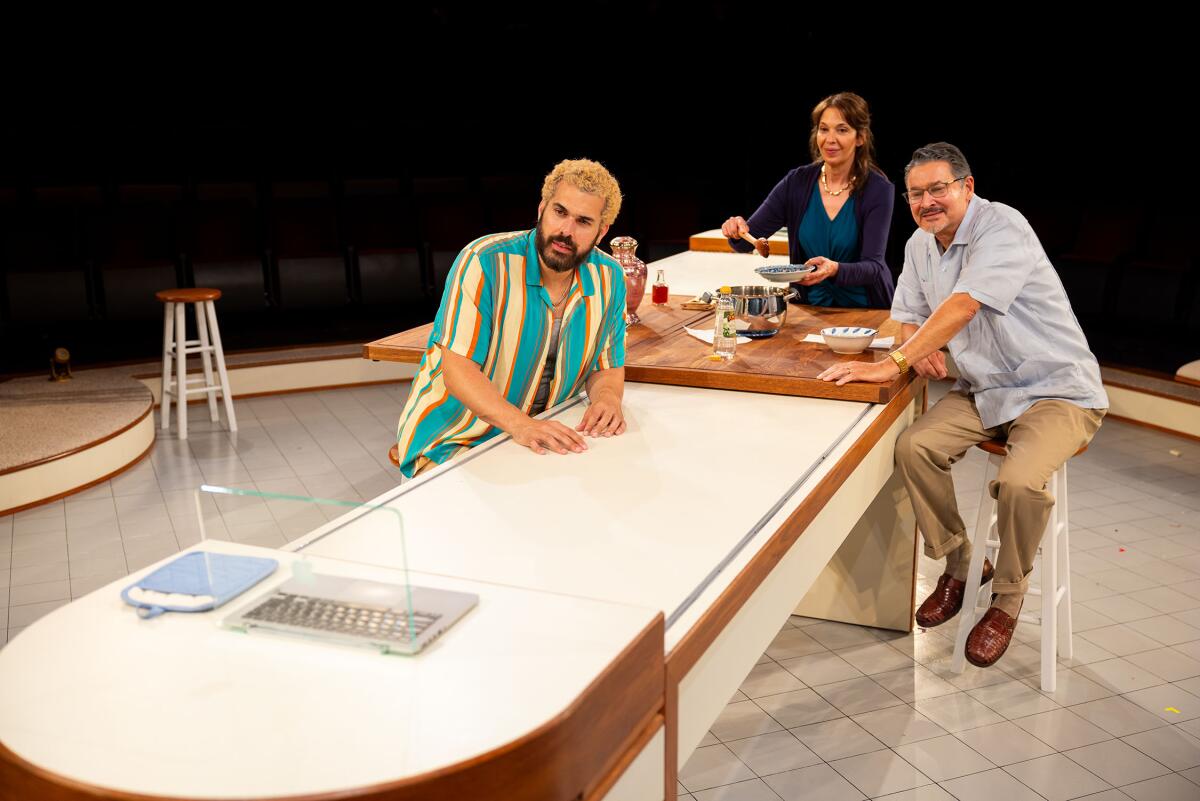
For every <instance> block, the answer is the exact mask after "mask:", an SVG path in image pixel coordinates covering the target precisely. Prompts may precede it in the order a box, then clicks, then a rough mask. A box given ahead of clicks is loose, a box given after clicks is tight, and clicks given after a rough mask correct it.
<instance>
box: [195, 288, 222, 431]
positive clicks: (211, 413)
mask: <svg viewBox="0 0 1200 801" xmlns="http://www.w3.org/2000/svg"><path fill="white" fill-rule="evenodd" d="M203 306H204V304H202V303H197V304H196V330H197V331H198V332H199V333H200V363H201V364H202V365H204V387H205V389H207V388H209V387H211V386H214V384H213V369H212V351H211V350H210V347H209V344H208V323H206V322H204V317H205V313H204V308H203ZM206 394H207V395H208V419H209V420H212V421H213V422H214V423H215V422H217V421H218V420H220V419H221V417H220V415H218V414H217V393H215V392H208V393H206Z"/></svg>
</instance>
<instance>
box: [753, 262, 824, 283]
mask: <svg viewBox="0 0 1200 801" xmlns="http://www.w3.org/2000/svg"><path fill="white" fill-rule="evenodd" d="M815 269H817V268H816V267H813V266H811V265H807V264H766V265H763V266H762V267H755V268H754V272H756V273H758V274H759V275H761V276H762V277H763V278H765V279H767V280H768V281H777V282H779V283H781V284H787V283H791V282H792V281H795V280H796V279H797V278H799V277H800V276H802V275H806V274H808V273H811V272H812V271H813V270H815Z"/></svg>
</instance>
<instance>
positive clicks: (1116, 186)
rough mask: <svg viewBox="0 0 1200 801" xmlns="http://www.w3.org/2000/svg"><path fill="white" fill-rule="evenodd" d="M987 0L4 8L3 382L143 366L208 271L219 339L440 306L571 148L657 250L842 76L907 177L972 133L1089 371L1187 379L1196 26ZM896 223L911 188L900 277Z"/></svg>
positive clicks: (348, 331) (894, 251) (792, 129)
mask: <svg viewBox="0 0 1200 801" xmlns="http://www.w3.org/2000/svg"><path fill="white" fill-rule="evenodd" d="M172 13H180V12H179V11H178V10H176V11H174V12H172ZM992 16H996V17H997V18H996V19H992V18H990V16H984V15H982V10H981V9H979V8H977V7H971V8H969V9H968V8H967V7H966V6H962V7H956V6H952V7H939V8H938V9H937V11H936V12H933V11H930V10H929V9H926V8H921V9H917V8H916V7H913V8H912V9H896V10H892V11H889V12H887V13H886V14H884V15H881V14H879V13H878V12H873V11H871V10H869V9H867V8H862V7H858V6H851V5H850V4H847V3H842V4H840V5H837V6H834V7H829V6H822V7H820V8H817V7H805V8H804V9H797V10H794V11H791V12H782V11H778V10H772V11H759V12H754V11H751V10H749V9H748V7H746V6H744V5H742V4H733V3H700V4H678V5H677V4H665V3H657V4H648V5H644V6H640V7H639V8H638V10H637V11H635V12H631V11H627V10H625V9H623V8H620V7H617V6H614V5H606V4H601V5H599V6H596V7H579V6H572V7H570V8H564V7H562V6H545V5H525V6H521V7H520V8H499V7H497V8H492V9H490V10H486V11H479V10H469V9H466V8H463V7H459V6H449V5H441V6H438V5H430V4H416V5H415V6H411V7H408V8H406V9H405V10H404V11H403V12H397V11H389V12H388V13H387V14H385V15H381V16H379V17H375V16H372V15H371V14H368V13H366V12H357V13H356V14H355V15H353V16H351V15H350V14H349V13H342V12H339V14H338V16H337V18H336V19H328V20H327V19H322V18H319V17H315V16H310V17H308V18H306V19H304V20H303V21H302V22H300V21H295V20H291V19H284V18H282V16H281V17H279V18H272V19H259V20H254V21H251V20H250V19H249V18H248V17H246V16H245V12H237V13H234V12H232V11H229V12H227V13H225V14H224V15H223V16H221V15H217V14H216V12H213V13H212V14H209V15H208V17H206V18H205V19H203V20H193V19H188V18H186V17H185V18H182V19H180V20H177V21H174V22H171V23H169V24H168V23H167V21H166V19H165V18H164V19H163V20H162V21H161V22H162V25H161V26H159V27H157V28H153V27H152V28H149V29H146V30H145V31H143V32H140V33H137V34H134V33H132V31H133V30H134V29H133V28H132V27H130V28H126V27H124V26H122V25H120V24H115V23H114V22H113V21H111V20H109V21H106V22H105V24H102V25H101V24H98V25H97V26H96V27H94V28H90V29H89V26H87V25H83V24H81V25H77V26H73V27H72V30H71V31H70V32H69V33H63V32H61V31H60V32H57V33H55V32H53V30H54V29H53V28H45V27H37V28H35V27H32V26H31V27H29V28H28V29H23V28H21V27H19V26H18V27H14V28H13V29H11V30H10V34H12V35H11V36H10V38H11V39H13V40H24V41H21V42H20V43H19V44H18V45H15V46H14V48H13V49H11V50H10V51H9V52H8V53H7V54H6V56H5V63H6V65H8V69H7V73H8V80H7V81H6V84H7V86H8V96H7V98H6V100H5V103H6V108H5V110H4V115H3V127H2V130H0V153H2V154H3V155H2V159H0V337H2V339H3V348H2V350H0V374H4V375H8V376H11V375H17V374H25V373H30V372H37V371H41V370H43V369H44V368H45V365H46V360H47V358H48V355H49V354H50V352H51V351H52V350H53V349H54V348H55V347H57V346H66V347H68V348H69V349H70V350H71V352H72V354H73V357H74V361H75V363H76V365H78V366H87V365H91V364H102V363H113V362H121V361H135V360H143V361H144V360H153V359H154V358H156V357H157V356H158V355H159V354H160V352H161V351H160V348H161V342H162V339H161V337H162V331H161V328H160V321H161V308H160V305H159V304H158V303H157V302H155V300H154V292H155V290H158V289H162V288H166V287H173V286H216V287H219V288H221V290H222V291H223V293H224V295H223V297H222V299H221V301H220V302H219V314H220V316H221V328H222V331H223V335H224V339H225V346H226V348H227V349H228V350H235V351H236V350H240V349H255V348H270V347H278V346H286V345H299V344H305V343H331V342H349V341H366V340H369V339H374V338H377V337H380V336H383V335H386V334H388V333H392V332H395V331H399V330H402V329H404V328H407V327H410V326H412V325H415V324H418V323H422V322H426V321H428V320H430V319H432V315H433V312H434V310H435V309H436V306H437V301H438V298H439V296H440V292H441V288H442V282H443V281H444V278H445V275H446V272H447V270H448V268H449V266H450V264H451V262H452V260H453V258H454V255H455V254H456V253H457V251H458V250H459V248H461V247H462V246H463V245H464V244H466V243H467V242H468V241H470V240H471V239H473V238H475V237H478V236H480V235H483V234H486V233H492V232H496V231H502V230H513V229H518V228H527V227H531V226H532V225H533V224H534V222H535V213H536V205H537V202H538V191H539V187H540V180H541V177H542V176H543V175H544V174H545V173H546V172H547V171H548V170H549V169H550V167H551V166H552V165H553V164H554V163H555V162H556V161H558V160H560V159H562V158H568V157H579V156H587V157H590V158H594V159H599V160H601V161H603V162H605V163H606V164H607V165H608V166H609V167H610V168H611V169H612V171H613V172H614V173H615V174H616V176H617V177H618V179H619V180H620V181H621V183H622V187H623V190H624V193H625V196H626V203H625V206H624V208H623V210H622V212H621V215H620V217H619V219H618V220H617V222H616V223H615V225H614V226H613V228H612V230H611V231H610V232H609V237H611V236H615V235H620V234H628V235H632V236H634V237H636V238H637V239H638V240H639V241H640V242H641V243H642V244H641V248H640V250H639V255H641V256H642V257H643V258H644V259H645V260H646V261H648V262H649V261H652V260H654V259H657V258H661V257H663V256H667V255H669V254H671V253H675V252H678V251H679V250H682V249H684V248H686V243H687V238H688V236H689V234H692V233H695V232H697V231H701V230H704V229H708V228H714V227H717V226H719V225H720V223H721V222H722V221H723V220H724V219H725V217H727V216H729V215H731V214H742V215H746V216H748V215H749V214H750V213H751V212H752V211H753V210H754V209H755V207H756V205H757V203H758V202H759V201H760V200H761V199H762V198H763V197H764V196H765V194H766V193H767V191H768V190H769V189H770V188H771V186H772V185H773V184H774V182H775V181H777V180H778V179H779V178H780V177H781V176H782V175H783V174H784V173H785V172H786V171H787V170H788V169H790V168H792V167H794V166H796V165H798V164H801V163H805V162H807V161H808V160H809V159H808V155H807V136H808V128H809V120H808V113H809V110H810V109H811V108H812V106H813V104H814V103H815V102H816V101H818V100H819V99H820V98H821V97H823V96H824V95H826V94H829V93H831V92H834V91H838V90H843V89H847V90H852V91H855V92H858V93H860V94H862V95H863V96H864V97H866V98H867V100H868V101H869V102H870V104H871V108H872V112H873V118H874V119H873V122H874V131H875V136H876V141H877V153H878V157H879V162H880V164H881V165H882V167H883V169H884V170H885V171H886V172H887V174H888V176H889V177H890V178H891V180H892V181H893V182H894V183H896V184H897V185H900V184H901V183H902V170H903V166H904V164H905V162H906V161H907V159H908V157H909V155H910V154H911V152H912V150H913V148H915V147H917V146H919V145H922V144H925V143H926V142H929V141H934V140H939V139H944V140H948V141H951V142H954V143H955V144H958V145H959V146H960V147H962V148H963V150H964V151H965V152H966V154H967V156H968V158H969V159H970V161H971V163H972V167H973V169H974V172H975V175H976V180H977V191H978V192H979V193H980V194H981V195H982V196H984V197H986V198H988V199H990V200H996V201H1001V202H1005V203H1009V204H1010V205H1013V206H1015V207H1016V208H1017V209H1019V210H1020V211H1021V212H1023V213H1024V214H1025V215H1026V216H1027V217H1028V218H1029V219H1030V220H1031V221H1032V223H1033V225H1034V227H1035V229H1036V230H1037V232H1038V234H1039V236H1040V237H1041V239H1042V242H1043V244H1044V246H1045V248H1046V250H1047V252H1048V253H1049V255H1050V257H1051V260H1052V261H1053V263H1054V265H1055V267H1056V268H1057V269H1058V270H1059V272H1060V275H1061V276H1062V279H1063V281H1064V283H1065V285H1066V286H1067V289H1068V291H1069V294H1070V297H1071V300H1072V303H1073V305H1074V307H1075V311H1076V314H1077V315H1078V317H1079V318H1080V320H1081V322H1082V324H1083V326H1084V329H1085V331H1086V333H1087V335H1088V337H1089V341H1090V342H1091V344H1092V347H1093V349H1094V350H1095V351H1096V353H1097V354H1098V355H1099V357H1100V359H1101V361H1102V362H1105V363H1108V364H1114V365H1126V366H1133V367H1138V368H1143V369H1150V370H1155V371H1161V372H1165V373H1171V372H1173V371H1174V370H1175V368H1176V367H1178V366H1179V365H1180V364H1182V363H1184V362H1186V361H1190V360H1192V359H1194V358H1196V356H1197V348H1196V344H1195V343H1196V342H1197V339H1198V338H1200V288H1198V283H1200V282H1198V280H1197V279H1198V267H1197V259H1196V251H1197V248H1196V246H1195V244H1194V241H1195V233H1194V231H1195V226H1196V223H1195V220H1196V216H1195V212H1196V202H1195V189H1194V186H1195V184H1194V181H1195V176H1196V170H1195V166H1194V161H1195V155H1194V153H1193V150H1194V145H1193V143H1192V140H1193V135H1192V127H1191V124H1190V123H1188V122H1186V120H1187V119H1189V118H1190V117H1189V116H1188V115H1189V113H1190V106H1191V105H1192V104H1193V103H1194V100H1195V82H1194V79H1193V77H1192V76H1193V74H1194V69H1193V68H1192V67H1191V66H1190V65H1189V59H1190V52H1191V49H1194V48H1193V46H1192V45H1191V43H1189V42H1187V41H1186V40H1185V39H1184V33H1183V25H1182V22H1181V21H1180V20H1172V19H1170V18H1166V17H1162V16H1159V15H1158V14H1145V15H1142V16H1141V17H1139V18H1138V19H1134V20H1129V19H1099V18H1095V17H1091V18H1087V19H1082V18H1081V19H1075V20H1071V21H1068V22H1062V23H1057V24H1054V25H1049V24H1047V23H1046V22H1045V21H1044V20H1043V19H1041V18H1040V17H1039V15H1036V14H1034V10H1033V9H1023V10H1018V9H1017V8H1016V7H1006V9H1005V11H1004V13H1003V14H996V15H992ZM144 22H145V21H144V20H143V21H142V23H144ZM138 30H141V28H138ZM901 188H902V187H901ZM898 191H899V190H898ZM912 228H913V225H912V221H911V218H910V217H909V215H908V212H907V208H906V206H904V204H903V203H902V201H900V199H899V198H897V205H896V212H895V220H894V224H893V228H892V234H891V240H890V247H889V264H890V266H891V268H892V270H893V272H895V273H899V271H900V268H901V267H902V253H903V245H904V242H905V240H906V239H907V237H908V235H909V234H910V232H911V230H912Z"/></svg>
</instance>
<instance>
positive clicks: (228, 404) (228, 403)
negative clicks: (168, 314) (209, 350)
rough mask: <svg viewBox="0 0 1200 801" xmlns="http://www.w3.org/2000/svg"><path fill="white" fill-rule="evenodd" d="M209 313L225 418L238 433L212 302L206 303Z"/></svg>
mask: <svg viewBox="0 0 1200 801" xmlns="http://www.w3.org/2000/svg"><path fill="white" fill-rule="evenodd" d="M204 308H205V311H206V312H207V313H208V325H209V327H210V328H211V329H212V341H213V352H214V353H215V354H216V356H217V373H218V374H219V375H220V376H221V398H222V399H223V400H224V401H225V416H226V417H227V418H229V430H230V431H237V417H235V416H234V414H233V395H232V393H230V391H229V373H228V372H226V370H225V351H224V350H223V349H222V348H221V329H220V328H218V327H217V310H216V308H215V307H214V306H213V302H212V301H211V300H209V301H205V302H204Z"/></svg>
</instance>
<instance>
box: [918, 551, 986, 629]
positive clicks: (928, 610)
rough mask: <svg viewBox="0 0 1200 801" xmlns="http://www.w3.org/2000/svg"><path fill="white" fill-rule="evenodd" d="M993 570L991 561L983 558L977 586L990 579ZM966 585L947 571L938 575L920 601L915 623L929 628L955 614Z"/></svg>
mask: <svg viewBox="0 0 1200 801" xmlns="http://www.w3.org/2000/svg"><path fill="white" fill-rule="evenodd" d="M995 572H996V571H995V570H994V569H993V568H992V563H991V562H990V561H988V560H987V559H984V560H983V579H982V581H980V582H979V586H981V587H982V586H983V585H984V584H987V583H988V582H989V581H991V580H992V575H993V574H994V573H995ZM966 586H967V582H965V581H959V580H958V579H956V578H953V577H952V576H951V575H950V574H949V573H943V574H942V575H940V576H938V582H937V586H936V587H934V589H933V592H931V593H930V594H929V597H928V598H926V599H925V600H924V601H923V602H922V603H921V608H920V609H918V610H917V625H918V626H921V627H923V628H927V629H931V628H933V627H934V626H940V625H942V624H943V623H945V622H946V621H947V620H949V619H950V618H952V617H954V616H955V615H957V614H958V610H960V609H962V604H963V590H965V589H966Z"/></svg>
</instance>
